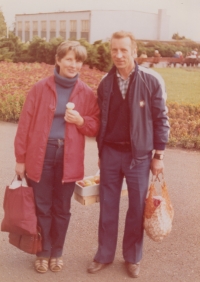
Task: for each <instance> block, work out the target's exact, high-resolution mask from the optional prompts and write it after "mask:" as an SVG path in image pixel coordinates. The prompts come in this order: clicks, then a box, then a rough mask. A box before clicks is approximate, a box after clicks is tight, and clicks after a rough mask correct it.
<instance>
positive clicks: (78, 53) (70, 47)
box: [56, 40, 87, 62]
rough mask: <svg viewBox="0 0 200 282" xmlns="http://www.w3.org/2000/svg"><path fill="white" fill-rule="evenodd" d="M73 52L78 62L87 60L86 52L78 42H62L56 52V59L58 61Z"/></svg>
mask: <svg viewBox="0 0 200 282" xmlns="http://www.w3.org/2000/svg"><path fill="white" fill-rule="evenodd" d="M69 51H73V52H74V54H75V58H76V60H77V61H78V62H84V61H85V60H86V59H87V51H86V48H85V47H84V46H82V45H81V44H80V43H79V42H78V41H70V40H68V41H64V42H62V43H61V44H60V45H59V46H58V47H57V50H56V59H57V60H58V61H60V60H61V59H62V58H64V57H65V55H66V54H67V53H68V52H69Z"/></svg>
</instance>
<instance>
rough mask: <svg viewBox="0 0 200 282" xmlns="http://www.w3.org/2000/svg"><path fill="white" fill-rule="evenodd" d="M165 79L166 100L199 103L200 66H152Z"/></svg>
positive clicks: (180, 102)
mask: <svg viewBox="0 0 200 282" xmlns="http://www.w3.org/2000/svg"><path fill="white" fill-rule="evenodd" d="M154 70H155V71H157V72H158V73H160V74H161V75H162V77H163V79H164V80H165V84H166V91H167V102H177V103H179V104H182V103H184V104H185V103H189V104H200V68H196V69H195V68H190V67H187V68H154Z"/></svg>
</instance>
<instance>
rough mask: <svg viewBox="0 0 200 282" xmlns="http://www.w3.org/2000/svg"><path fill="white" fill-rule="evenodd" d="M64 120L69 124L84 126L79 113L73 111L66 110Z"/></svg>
mask: <svg viewBox="0 0 200 282" xmlns="http://www.w3.org/2000/svg"><path fill="white" fill-rule="evenodd" d="M64 119H65V121H67V122H69V123H74V124H76V125H78V126H82V125H83V124H84V119H83V118H82V116H81V115H80V114H79V112H77V111H75V110H69V109H68V110H66V112H65V117H64Z"/></svg>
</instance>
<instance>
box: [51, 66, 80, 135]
mask: <svg viewBox="0 0 200 282" xmlns="http://www.w3.org/2000/svg"><path fill="white" fill-rule="evenodd" d="M54 78H55V83H56V94H57V105H56V110H55V113H54V119H53V123H52V126H51V131H50V134H49V138H50V139H64V138H65V126H66V121H65V120H64V115H65V111H66V104H67V102H68V101H69V98H70V95H71V93H72V90H73V88H74V86H75V84H76V81H77V79H78V74H77V75H76V76H75V77H73V78H67V77H63V76H61V75H60V74H59V73H58V70H57V68H55V70H54Z"/></svg>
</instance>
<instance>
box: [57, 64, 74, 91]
mask: <svg viewBox="0 0 200 282" xmlns="http://www.w3.org/2000/svg"><path fill="white" fill-rule="evenodd" d="M54 77H55V82H56V84H58V85H60V86H61V87H64V88H71V87H73V86H74V85H75V83H76V81H77V79H78V74H77V75H76V76H75V77H72V78H68V77H63V76H61V75H60V74H59V73H58V70H57V69H56V68H55V69H54Z"/></svg>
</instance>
